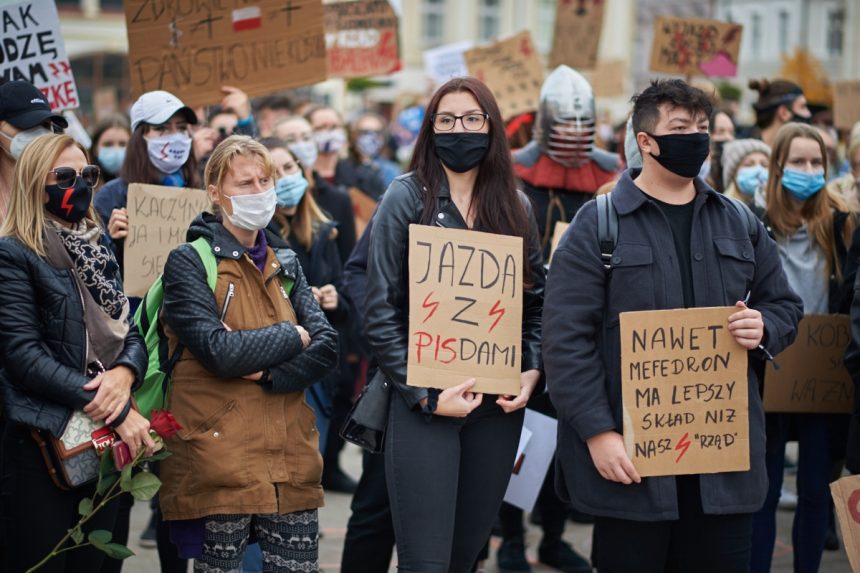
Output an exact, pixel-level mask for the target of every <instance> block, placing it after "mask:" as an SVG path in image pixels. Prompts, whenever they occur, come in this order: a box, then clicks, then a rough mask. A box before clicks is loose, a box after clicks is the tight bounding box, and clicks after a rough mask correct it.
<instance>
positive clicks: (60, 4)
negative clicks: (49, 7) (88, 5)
mask: <svg viewBox="0 0 860 573" xmlns="http://www.w3.org/2000/svg"><path fill="white" fill-rule="evenodd" d="M56 4H57V9H58V10H80V9H81V0H56Z"/></svg>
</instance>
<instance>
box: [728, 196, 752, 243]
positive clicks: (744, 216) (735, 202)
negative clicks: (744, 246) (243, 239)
mask: <svg viewBox="0 0 860 573" xmlns="http://www.w3.org/2000/svg"><path fill="white" fill-rule="evenodd" d="M723 197H725V198H726V199H728V200H729V202H730V203H731V204H732V206H734V208H735V210H736V211H737V212H738V215H740V217H741V220H742V221H743V222H744V223H745V224H746V228H747V234H748V235H749V237H750V241H752V244H753V246H756V245H757V244H758V219H757V218H756V216H755V214H753V212H752V211H751V210H750V208H749V207H747V205H746V203H744V202H743V201H740V200H739V199H735V198H734V197H729V196H728V195H723Z"/></svg>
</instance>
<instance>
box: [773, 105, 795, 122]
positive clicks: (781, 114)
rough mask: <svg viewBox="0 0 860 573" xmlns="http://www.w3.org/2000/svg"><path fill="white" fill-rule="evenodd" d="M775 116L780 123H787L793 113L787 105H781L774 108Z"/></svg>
mask: <svg viewBox="0 0 860 573" xmlns="http://www.w3.org/2000/svg"><path fill="white" fill-rule="evenodd" d="M776 116H777V117H778V118H779V121H781V122H782V123H788V122H789V121H791V118H792V117H793V116H794V114H793V113H792V112H791V110H790V109H788V106H786V105H781V106H779V108H778V109H777V110H776Z"/></svg>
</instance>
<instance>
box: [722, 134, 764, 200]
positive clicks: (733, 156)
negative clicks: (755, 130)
mask: <svg viewBox="0 0 860 573" xmlns="http://www.w3.org/2000/svg"><path fill="white" fill-rule="evenodd" d="M756 151H758V152H760V153H764V154H765V155H767V156H768V158H770V146H768V145H767V144H766V143H765V142H763V141H759V140H758V139H735V140H734V141H727V142H726V143H725V145H723V160H722V162H723V188H724V189H727V188H728V186H729V183H731V182H732V181H734V180H735V174H736V173H737V170H738V165H740V164H741V161H743V159H744V157H746V156H747V155H749V154H750V153H754V152H756Z"/></svg>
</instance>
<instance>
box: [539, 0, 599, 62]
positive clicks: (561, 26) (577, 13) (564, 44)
mask: <svg viewBox="0 0 860 573" xmlns="http://www.w3.org/2000/svg"><path fill="white" fill-rule="evenodd" d="M605 5H606V0H580V1H579V2H559V3H558V4H557V5H556V9H555V32H554V34H553V37H552V51H551V52H550V55H549V67H551V68H554V67H556V66H560V65H561V64H565V65H568V66H570V67H571V68H576V69H578V70H582V69H592V68H594V67H595V65H596V64H597V46H598V45H599V44H600V32H601V31H602V30H603V8H604V6H605Z"/></svg>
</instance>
